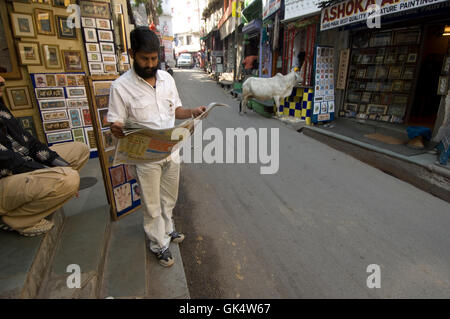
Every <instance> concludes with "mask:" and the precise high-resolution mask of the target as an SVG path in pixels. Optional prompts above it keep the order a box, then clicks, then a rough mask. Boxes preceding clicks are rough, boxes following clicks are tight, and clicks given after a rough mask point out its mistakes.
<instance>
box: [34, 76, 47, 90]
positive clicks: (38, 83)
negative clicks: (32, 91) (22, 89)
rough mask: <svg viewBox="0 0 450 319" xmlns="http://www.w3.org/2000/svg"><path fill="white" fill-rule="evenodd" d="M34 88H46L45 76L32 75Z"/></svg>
mask: <svg viewBox="0 0 450 319" xmlns="http://www.w3.org/2000/svg"><path fill="white" fill-rule="evenodd" d="M34 86H35V87H37V88H45V87H47V86H48V85H47V77H46V76H45V74H35V75H34Z"/></svg>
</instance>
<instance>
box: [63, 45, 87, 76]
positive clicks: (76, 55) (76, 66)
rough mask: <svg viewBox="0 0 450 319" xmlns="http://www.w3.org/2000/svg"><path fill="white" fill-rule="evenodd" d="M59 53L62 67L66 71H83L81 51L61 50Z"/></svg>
mask: <svg viewBox="0 0 450 319" xmlns="http://www.w3.org/2000/svg"><path fill="white" fill-rule="evenodd" d="M61 53H62V56H63V61H64V69H65V70H66V71H67V72H79V71H83V65H82V63H81V51H78V50H62V52H61Z"/></svg>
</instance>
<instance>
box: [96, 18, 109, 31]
mask: <svg viewBox="0 0 450 319" xmlns="http://www.w3.org/2000/svg"><path fill="white" fill-rule="evenodd" d="M95 22H96V26H97V29H102V30H111V21H110V20H109V19H95Z"/></svg>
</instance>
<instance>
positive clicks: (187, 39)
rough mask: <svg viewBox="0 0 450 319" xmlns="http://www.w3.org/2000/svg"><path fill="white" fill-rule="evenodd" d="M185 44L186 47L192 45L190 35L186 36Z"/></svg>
mask: <svg viewBox="0 0 450 319" xmlns="http://www.w3.org/2000/svg"><path fill="white" fill-rule="evenodd" d="M186 44H187V45H189V44H192V36H191V35H188V36H186Z"/></svg>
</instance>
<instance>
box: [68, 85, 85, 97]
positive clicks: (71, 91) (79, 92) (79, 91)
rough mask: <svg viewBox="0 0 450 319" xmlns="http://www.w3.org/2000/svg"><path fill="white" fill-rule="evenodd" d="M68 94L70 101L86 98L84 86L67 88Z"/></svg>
mask: <svg viewBox="0 0 450 319" xmlns="http://www.w3.org/2000/svg"><path fill="white" fill-rule="evenodd" d="M66 92H67V97H68V98H69V99H73V98H84V97H86V88H85V87H84V86H78V87H67V88H66Z"/></svg>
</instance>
